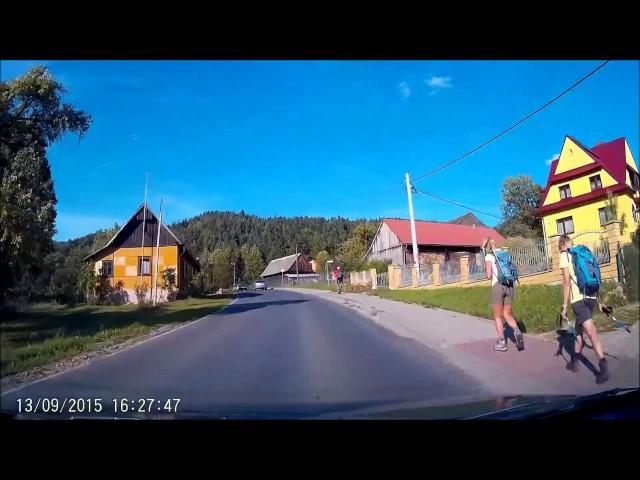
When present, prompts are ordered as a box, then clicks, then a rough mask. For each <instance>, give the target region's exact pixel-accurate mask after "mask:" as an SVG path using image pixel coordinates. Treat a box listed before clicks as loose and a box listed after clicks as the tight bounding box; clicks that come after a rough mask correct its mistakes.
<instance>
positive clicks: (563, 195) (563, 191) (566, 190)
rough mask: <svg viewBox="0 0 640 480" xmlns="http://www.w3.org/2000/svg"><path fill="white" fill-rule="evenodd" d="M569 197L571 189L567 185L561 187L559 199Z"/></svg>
mask: <svg viewBox="0 0 640 480" xmlns="http://www.w3.org/2000/svg"><path fill="white" fill-rule="evenodd" d="M570 197H571V187H569V185H563V186H561V187H560V198H570Z"/></svg>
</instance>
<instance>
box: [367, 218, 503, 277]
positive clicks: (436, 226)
mask: <svg viewBox="0 0 640 480" xmlns="http://www.w3.org/2000/svg"><path fill="white" fill-rule="evenodd" d="M474 219H475V220H474ZM489 237H491V238H493V239H494V240H495V242H496V244H497V245H498V246H500V245H503V244H504V238H503V237H502V235H500V234H499V233H498V232H497V231H496V230H495V229H493V228H491V227H487V226H485V225H484V224H482V222H480V221H479V220H478V219H477V218H476V217H475V216H474V215H473V214H467V215H463V216H462V217H458V218H456V219H453V220H451V221H450V222H427V221H422V220H416V240H417V244H418V251H419V259H420V263H421V264H426V263H442V262H443V261H445V260H449V259H451V258H455V257H458V256H461V255H463V254H468V253H477V252H479V251H480V247H481V245H482V243H483V241H484V240H485V239H487V238H489ZM370 260H391V262H392V264H393V265H410V264H412V263H414V262H413V246H412V239H411V222H410V221H409V220H402V219H397V218H385V219H383V220H382V222H380V225H379V227H378V231H377V232H376V235H375V237H374V238H373V241H372V242H371V246H370V247H369V250H368V251H367V253H366V255H365V261H370Z"/></svg>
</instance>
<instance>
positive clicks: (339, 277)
mask: <svg viewBox="0 0 640 480" xmlns="http://www.w3.org/2000/svg"><path fill="white" fill-rule="evenodd" d="M343 281H344V272H343V271H342V268H340V267H338V268H337V269H336V287H337V289H338V293H339V294H340V293H342V282H343Z"/></svg>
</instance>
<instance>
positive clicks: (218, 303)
mask: <svg viewBox="0 0 640 480" xmlns="http://www.w3.org/2000/svg"><path fill="white" fill-rule="evenodd" d="M227 303H229V299H209V298H189V299H186V300H178V301H176V302H173V303H169V304H164V305H161V306H158V307H155V308H151V307H138V306H137V305H122V306H96V305H77V306H73V307H71V306H64V305H55V304H37V305H33V306H31V307H29V308H28V309H26V310H25V311H24V312H22V313H19V314H16V315H15V316H14V317H13V318H11V319H9V320H5V321H3V322H2V323H1V324H0V343H1V346H2V352H1V368H0V376H2V377H4V376H6V375H10V374H14V373H18V372H22V371H25V370H29V369H32V368H35V367H39V366H42V365H46V364H48V363H52V362H55V361H58V360H63V359H65V358H69V357H72V356H74V355H77V354H79V353H84V352H89V351H92V350H96V349H99V348H100V347H103V346H108V345H111V344H114V343H120V342H123V341H126V340H129V339H131V338H134V337H139V336H143V335H145V334H147V333H149V332H150V331H151V330H153V329H155V328H158V327H161V326H163V325H170V324H179V323H183V322H186V321H189V320H194V319H196V318H201V317H203V316H205V315H208V314H211V313H214V312H216V311H217V310H219V309H220V308H222V307H223V306H224V305H226V304H227Z"/></svg>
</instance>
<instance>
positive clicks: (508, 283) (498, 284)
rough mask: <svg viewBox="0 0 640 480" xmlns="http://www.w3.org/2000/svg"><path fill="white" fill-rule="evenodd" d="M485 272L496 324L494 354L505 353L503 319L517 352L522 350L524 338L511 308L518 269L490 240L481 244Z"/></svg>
mask: <svg viewBox="0 0 640 480" xmlns="http://www.w3.org/2000/svg"><path fill="white" fill-rule="evenodd" d="M482 250H483V251H484V260H485V272H486V274H487V278H490V279H491V306H492V308H493V318H494V320H495V322H496V333H497V334H498V339H497V340H496V343H495V345H494V346H493V349H494V350H495V351H496V352H506V351H507V350H508V348H507V341H506V340H505V337H504V324H503V318H504V320H505V321H506V322H507V324H508V325H509V326H510V327H511V328H512V330H513V334H514V337H515V340H516V346H517V348H518V350H524V336H523V335H522V332H521V331H520V329H519V328H518V324H517V323H516V320H515V319H514V318H513V314H512V308H513V302H514V300H515V298H516V286H515V283H516V281H517V280H518V269H517V268H516V266H515V265H514V264H513V260H512V258H511V255H509V253H507V252H506V251H504V250H497V249H496V243H495V241H494V240H493V239H492V238H488V239H487V240H485V241H484V242H483V245H482Z"/></svg>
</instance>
